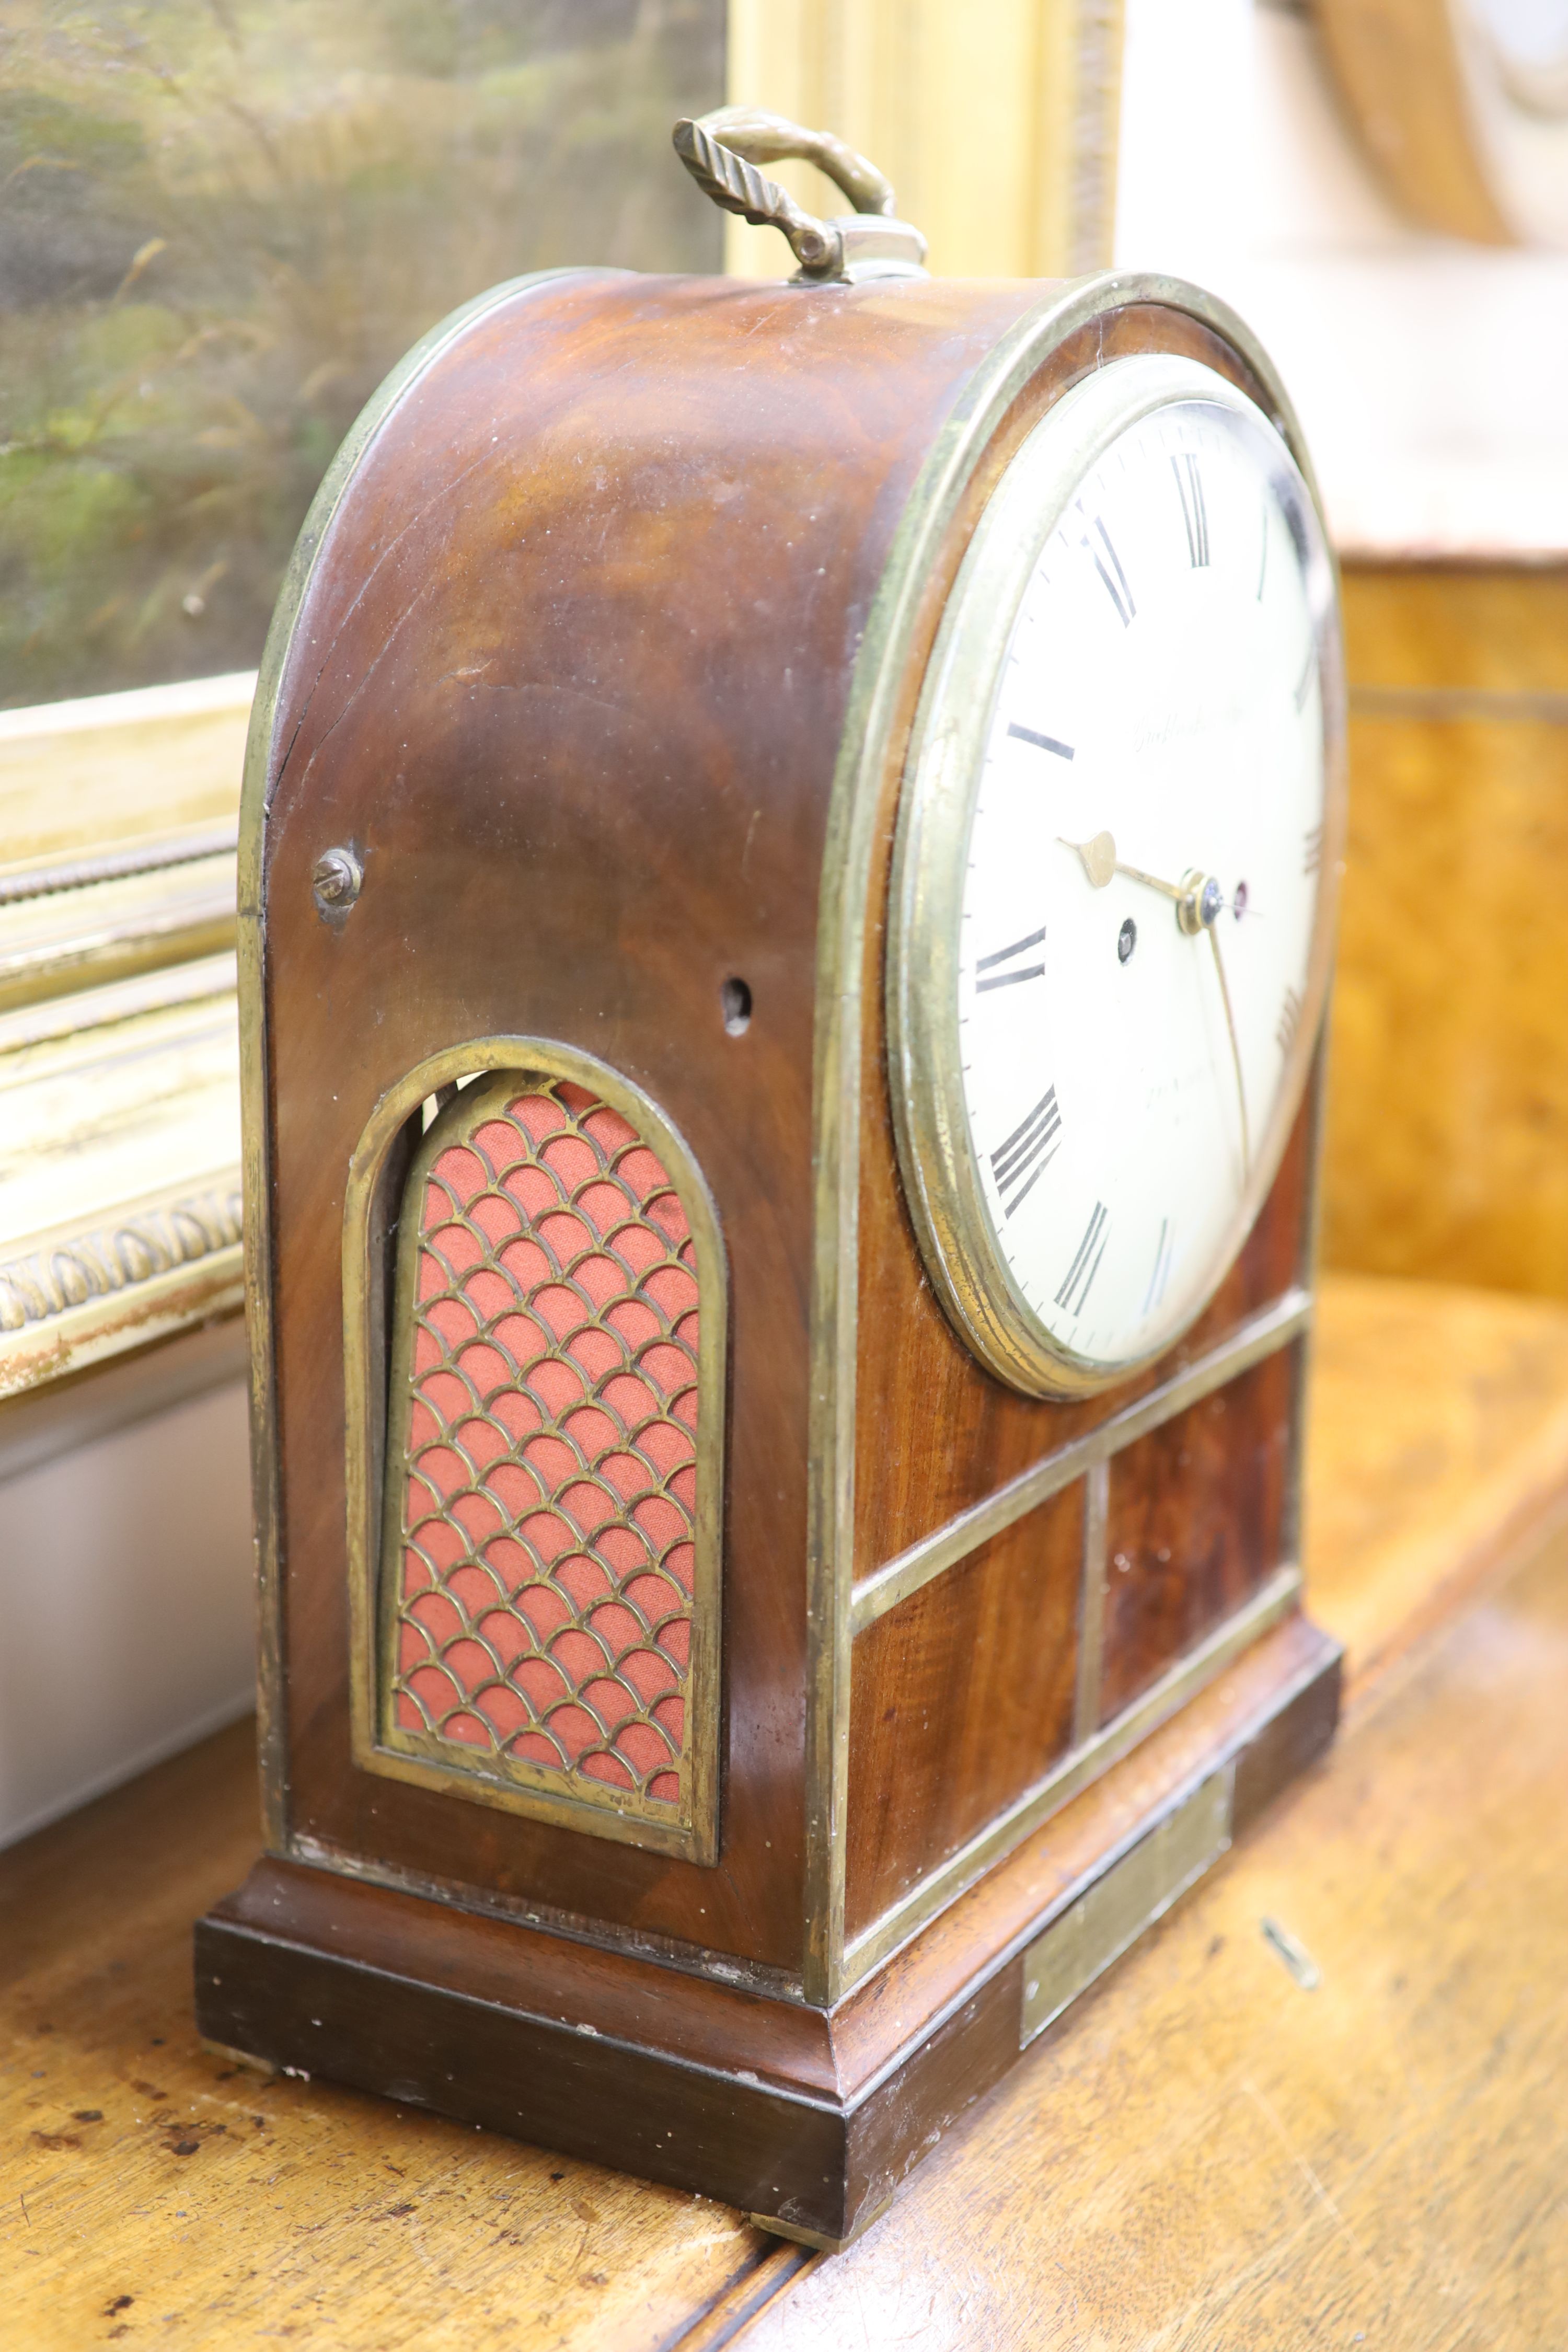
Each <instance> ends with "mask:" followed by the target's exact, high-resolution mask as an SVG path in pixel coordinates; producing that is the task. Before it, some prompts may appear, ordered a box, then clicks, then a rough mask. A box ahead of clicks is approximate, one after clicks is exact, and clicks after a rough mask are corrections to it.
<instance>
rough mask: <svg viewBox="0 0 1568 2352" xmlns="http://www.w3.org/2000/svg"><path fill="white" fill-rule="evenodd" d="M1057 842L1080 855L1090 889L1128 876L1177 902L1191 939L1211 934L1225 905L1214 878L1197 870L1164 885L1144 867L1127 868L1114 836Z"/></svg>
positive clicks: (1064, 838)
mask: <svg viewBox="0 0 1568 2352" xmlns="http://www.w3.org/2000/svg"><path fill="white" fill-rule="evenodd" d="M1057 839H1058V841H1059V842H1060V843H1061V845H1062V847H1063V848H1064V849H1070V850H1073V851H1075V852H1076V853H1077V856H1078V857H1079V862H1080V863H1081V865H1082V866H1083V870H1084V873H1085V874H1086V875H1087V876H1088V877H1089V887H1090V889H1092V890H1103V889H1104V888H1105V887H1106V886H1107V885H1108V883H1109V882H1110V877H1111V876H1112V875H1113V874H1125V875H1126V877H1127V878H1128V880H1129V881H1130V882H1142V883H1145V884H1146V885H1147V886H1148V887H1149V888H1150V889H1151V890H1158V891H1159V892H1160V894H1161V896H1162V897H1163V898H1173V899H1174V900H1175V902H1176V920H1177V921H1178V922H1179V923H1180V925H1181V927H1182V929H1183V930H1184V931H1185V932H1187V933H1188V935H1189V936H1190V937H1193V938H1195V937H1196V935H1197V933H1198V932H1199V931H1200V930H1207V929H1208V928H1209V926H1210V924H1211V923H1213V922H1215V920H1216V919H1217V918H1218V916H1219V913H1220V910H1221V908H1223V907H1224V905H1225V893H1224V892H1223V890H1222V889H1221V888H1220V887H1219V884H1218V883H1217V882H1216V881H1215V878H1214V877H1213V876H1212V875H1209V874H1200V873H1199V872H1198V871H1197V870H1196V869H1195V868H1194V870H1193V871H1192V872H1191V873H1189V874H1184V876H1183V877H1182V879H1181V880H1180V881H1179V882H1163V881H1162V880H1161V878H1160V877H1159V876H1158V875H1157V874H1145V873H1144V871H1143V868H1142V866H1128V865H1126V864H1124V863H1123V861H1122V860H1121V858H1120V857H1118V856H1117V855H1116V838H1115V835H1113V834H1109V833H1097V834H1096V835H1095V836H1094V838H1093V840H1092V841H1068V838H1067V836H1066V835H1065V834H1058V835H1057Z"/></svg>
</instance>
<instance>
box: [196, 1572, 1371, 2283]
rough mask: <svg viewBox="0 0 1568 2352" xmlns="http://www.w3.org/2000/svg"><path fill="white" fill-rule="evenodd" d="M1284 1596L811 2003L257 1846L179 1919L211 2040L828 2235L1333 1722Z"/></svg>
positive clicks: (1210, 1856) (817, 2237)
mask: <svg viewBox="0 0 1568 2352" xmlns="http://www.w3.org/2000/svg"><path fill="white" fill-rule="evenodd" d="M1340 1661H1341V1652H1340V1649H1339V1646H1338V1644H1337V1643H1334V1642H1332V1641H1331V1640H1330V1639H1329V1638H1328V1636H1327V1635H1325V1634H1323V1633H1319V1632H1318V1631H1317V1630H1316V1628H1315V1627H1313V1626H1311V1625H1310V1624H1309V1623H1308V1622H1307V1621H1306V1620H1305V1619H1304V1618H1301V1617H1295V1618H1292V1619H1289V1621H1288V1622H1285V1623H1284V1624H1282V1625H1280V1626H1279V1627H1278V1628H1276V1630H1275V1631H1274V1632H1273V1633H1270V1634H1268V1636H1267V1637H1266V1638H1265V1639H1264V1640H1263V1641H1261V1642H1259V1643H1258V1644H1257V1646H1256V1647H1255V1648H1254V1649H1252V1650H1251V1651H1249V1652H1248V1653H1247V1655H1246V1656H1245V1657H1243V1658H1241V1659H1239V1660H1238V1661H1237V1664H1235V1665H1233V1666H1232V1667H1230V1668H1229V1670H1228V1671H1227V1672H1226V1674H1225V1675H1222V1676H1221V1677H1220V1678H1219V1679H1218V1680H1217V1681H1216V1682H1215V1683H1214V1684H1213V1685H1211V1686H1210V1687H1209V1689H1208V1690H1206V1691H1205V1692H1204V1693H1202V1694H1201V1696H1199V1697H1197V1698H1196V1699H1194V1701H1192V1703H1191V1704H1190V1705H1189V1706H1186V1707H1184V1709H1183V1710H1182V1712H1181V1714H1180V1715H1179V1716H1177V1717H1174V1718H1173V1720H1172V1721H1171V1722H1169V1723H1167V1724H1166V1725H1164V1726H1163V1727H1162V1728H1161V1729H1160V1730H1159V1731H1157V1732H1155V1733H1154V1734H1152V1736H1151V1737H1150V1738H1148V1739H1146V1740H1145V1741H1144V1742H1143V1743H1142V1746H1141V1747H1140V1748H1138V1749H1137V1750H1136V1751H1135V1752H1134V1753H1133V1754H1132V1755H1131V1756H1129V1757H1127V1758H1126V1759H1124V1760H1123V1761H1122V1762H1121V1763H1120V1764H1118V1765H1116V1766H1114V1767H1113V1768H1112V1769H1111V1770H1110V1771H1109V1772H1108V1773H1107V1774H1106V1775H1105V1777H1104V1778H1103V1779H1102V1780H1100V1781H1099V1782H1097V1783H1096V1784H1095V1786H1094V1787H1093V1788H1092V1789H1089V1790H1086V1791H1085V1792H1084V1793H1083V1794H1082V1795H1081V1796H1079V1797H1078V1798H1077V1799H1075V1800H1074V1801H1073V1802H1072V1803H1071V1804H1069V1805H1067V1806H1064V1807H1063V1809H1062V1811H1060V1812H1059V1813H1058V1814H1056V1815H1055V1816H1054V1817H1053V1818H1052V1819H1051V1820H1050V1821H1049V1822H1047V1823H1046V1825H1045V1826H1044V1828H1042V1829H1040V1830H1038V1831H1037V1832H1036V1833H1035V1834H1034V1836H1033V1837H1031V1838H1030V1839H1028V1840H1027V1842H1026V1843H1025V1844H1024V1845H1022V1846H1020V1847H1019V1848H1018V1849H1017V1851H1016V1853H1012V1854H1010V1855H1009V1856H1008V1857H1007V1858H1006V1860H1005V1861H1004V1862H1001V1863H999V1864H996V1865H994V1867H993V1869H992V1870H991V1871H990V1872H989V1873H988V1874H986V1876H985V1877H984V1879H983V1880H982V1881H981V1882H980V1883H979V1884H978V1885H975V1886H973V1887H972V1888H971V1889H970V1891H969V1892H968V1893H967V1894H966V1895H963V1896H962V1897H961V1898H960V1899H959V1900H958V1901H957V1902H955V1903H954V1904H952V1906H950V1907H949V1909H948V1910H946V1911H945V1912H944V1913H943V1914H942V1916H941V1917H940V1918H938V1919H936V1920H934V1921H932V1923H931V1926H930V1927H927V1928H926V1929H925V1930H924V1931H923V1933H921V1935H920V1936H919V1937H916V1938H915V1940H914V1941H913V1942H912V1943H910V1944H909V1945H908V1946H906V1947H905V1948H904V1949H903V1950H902V1951H900V1952H899V1953H897V1954H895V1956H894V1957H893V1958H891V1959H890V1960H889V1961H888V1962H886V1963H885V1965H884V1966H883V1967H882V1968H880V1969H879V1970H878V1971H877V1972H876V1974H875V1975H874V1976H872V1977H871V1978H869V1979H867V1980H866V1981H865V1982H864V1983H862V1984H860V1985H858V1986H857V1987H856V1988H855V1990H853V1991H852V1992H850V1993H849V1994H847V1996H846V1998H845V1999H844V2000H841V2001H840V2002H839V2004H838V2006H837V2009H835V2010H833V2011H830V2012H825V2011H818V2010H814V2009H809V2008H805V2007H804V2006H802V2005H801V2004H799V2003H797V2002H793V2001H789V2000H779V1999H773V1998H768V1997H764V1996H763V1995H761V1994H758V1993H754V1992H751V1991H747V1990H742V1989H740V1988H738V1987H735V1986H732V1985H726V1984H721V1983H717V1982H715V1981H714V1980H713V1979H710V1978H706V1977H700V1976H697V1975H694V1974H691V1973H689V1972H687V1971H686V1970H684V1969H674V1968H669V1967H665V1966H661V1965H659V1964H658V1963H657V1962H655V1961H652V1960H649V1959H647V1958H642V1957H640V1956H634V1955H631V1954H627V1953H625V1952H617V1951H612V1950H606V1949H605V1948H602V1947H600V1946H597V1945H593V1944H587V1943H583V1942H578V1941H575V1940H573V1939H570V1938H568V1937H563V1936H559V1935H553V1934H548V1933H545V1932H543V1931H542V1930H541V1929H538V1928H534V1927H527V1926H525V1925H522V1924H521V1923H519V1922H517V1921H514V1920H511V1919H504V1918H496V1917H491V1916H486V1915H484V1914H481V1913H478V1912H474V1911H468V1910H459V1909H458V1908H457V1907H455V1906H453V1905H449V1904H447V1903H444V1902H440V1901H437V1900H434V1899H431V1898H429V1897H427V1896H424V1895H411V1894H405V1893H403V1892H401V1891H398V1890H396V1889H394V1888H391V1887H387V1886H382V1885H374V1884H370V1883H367V1882H366V1881H364V1880H363V1879H358V1878H351V1877H348V1876H346V1875H344V1874H342V1873H341V1872H338V1871H335V1870H331V1869H325V1868H321V1867H319V1866H316V1865H314V1864H300V1863H296V1862H289V1861H283V1860H275V1859H270V1858H269V1859H267V1860H264V1861H262V1862H260V1863H258V1865H257V1867H256V1869H255V1870H254V1871H252V1873H251V1874H250V1876H249V1878H248V1879H247V1882H246V1884H245V1885H244V1886H243V1887H242V1888H241V1889H240V1890H239V1891H238V1892H237V1894H235V1895H229V1896H227V1897H226V1899H225V1900H224V1901H223V1902H222V1903H220V1904H218V1905H217V1906H216V1907H215V1908H214V1909H213V1910H212V1911H211V1912H210V1913H209V1914H208V1915H207V1916H206V1917H205V1919H203V1920H202V1921H201V1922H200V1924H199V1926H198V1927H197V1929H196V1950H195V1976H196V2014H197V2022H198V2026H199V2029H200V2031H201V2032H202V2034H203V2035H204V2036H205V2038H206V2039H207V2040H208V2041H210V2042H215V2043H217V2044H219V2045H221V2046H223V2047H224V2048H226V2049H228V2050H231V2051H234V2052H236V2053H243V2054H245V2055H247V2056H249V2057H252V2058H258V2059H261V2060H264V2061H265V2062H267V2063H269V2064H271V2065H273V2066H277V2067H287V2068H290V2069H292V2070H294V2071H296V2072H298V2073H302V2074H320V2075H324V2076H328V2077H330V2078H331V2079H332V2080H333V2081H336V2082H340V2083H347V2084H353V2085H354V2086H356V2087H357V2088H359V2089H361V2090H366V2091H375V2092H379V2093H382V2094H384V2095H385V2096H387V2097H389V2098H395V2099H402V2100H406V2101H408V2102H410V2103H411V2104H413V2105H418V2106H426V2107H432V2108H435V2109H437V2110H438V2111H439V2112H440V2113H442V2114H445V2115H448V2116H457V2117H458V2118H459V2119H460V2120H462V2121H464V2122H467V2123H473V2124H479V2125H482V2126H485V2127H486V2128H487V2129H489V2130H492V2131H499V2132H507V2133H510V2134H511V2135H512V2136H513V2137H517V2138H521V2139H527V2140H531V2141H534V2142H537V2143H539V2144H541V2145H542V2146H544V2147H552V2148H559V2149H560V2150H561V2151H562V2152H563V2153H564V2154H566V2155H570V2156H575V2157H579V2158H587V2159H589V2160H594V2161H597V2162H600V2163H605V2164H610V2165H615V2166H616V2167H618V2168H621V2169H622V2170H624V2171H627V2172H633V2173H637V2174H640V2175H641V2176H642V2177H643V2178H644V2179H649V2180H658V2181H664V2182H668V2183H669V2184H671V2185H672V2186H675V2187H679V2188H685V2189H700V2190H701V2191H702V2192H703V2193H704V2194H705V2195H707V2196H710V2197H713V2198H717V2199H721V2200H723V2201H724V2202H725V2203H727V2204H731V2205H738V2206H740V2207H742V2209H744V2210H746V2211H748V2212H750V2213H752V2215H753V2216H754V2217H755V2218H756V2219H757V2220H758V2221H763V2223H764V2224H765V2225H766V2226H767V2227H768V2228H770V2229H773V2230H777V2231H782V2232H783V2233H784V2235H786V2236H790V2237H798V2238H800V2239H803V2240H804V2241H805V2242H806V2243H808V2244H811V2245H821V2246H830V2247H837V2246H840V2245H843V2244H845V2243H846V2242H847V2241H848V2240H849V2239H850V2238H851V2237H853V2236H854V2235H855V2234H856V2233H857V2231H858V2230H859V2229H861V2228H864V2227H865V2226H866V2224H867V2223H868V2221H871V2220H872V2219H874V2218H875V2216H876V2214H877V2213H878V2212H879V2211H880V2210H881V2209H882V2207H883V2206H884V2205H886V2203H887V2202H888V2200H889V2198H890V2197H891V2195H892V2194H893V2192H894V2190H895V2189H896V2188H897V2186H898V2183H899V2182H900V2180H901V2179H902V2178H903V2177H904V2175H905V2174H906V2173H907V2172H909V2171H910V2169H911V2168H912V2167H913V2166H914V2165H915V2164H916V2163H918V2162H919V2160H920V2158H921V2157H922V2156H924V2155H926V2154H927V2153H928V2152H929V2151H930V2149H931V2147H934V2146H935V2144H936V2142H937V2140H938V2138H939V2137H940V2136H941V2134H942V2131H943V2130H945V2129H946V2128H947V2126H949V2125H950V2124H951V2123H952V2121H953V2120H954V2119H955V2118H956V2117H957V2116H959V2115H960V2114H962V2112H963V2109H964V2108H965V2107H966V2106H968V2105H970V2103H971V2102H972V2101H973V2100H974V2099H976V2098H978V2097H979V2096H980V2095H981V2094H982V2093H983V2092H984V2091H986V2090H988V2089H989V2088H990V2086H991V2085H992V2084H994V2083H995V2082H996V2081H997V2080H998V2079H999V2078H1000V2076H1001V2075H1002V2074H1005V2072H1006V2070H1007V2068H1008V2067H1009V2066H1011V2065H1012V2064H1013V2063H1015V2061H1016V2059H1017V2057H1018V2055H1019V2053H1020V2052H1021V2050H1023V2049H1025V2048H1026V2047H1027V2045H1028V2043H1029V2042H1031V2041H1032V2040H1033V2039H1034V2037H1035V2035H1036V2034H1037V2032H1043V2031H1044V2030H1045V2029H1046V2028H1047V2026H1049V2025H1050V2024H1051V2023H1053V2022H1054V2021H1055V2020H1056V2019H1057V2018H1058V2016H1059V2015H1060V2014H1061V2013H1062V2011H1063V2010H1064V2009H1065V2008H1067V2007H1068V2005H1069V2004H1070V2002H1071V2001H1072V2000H1074V1999H1075V1998H1076V1996H1077V1995H1078V1994H1079V1992H1080V1991H1082V1990H1084V1989H1085V1988H1086V1987H1087V1986H1088V1985H1089V1984H1091V1983H1092V1982H1093V1981H1094V1979H1096V1978H1097V1977H1098V1976H1099V1975H1100V1974H1101V1973H1102V1971H1103V1970H1104V1969H1106V1968H1107V1967H1108V1966H1109V1965H1110V1962H1111V1961H1112V1960H1114V1959H1115V1958H1117V1957H1118V1955H1119V1954H1120V1953H1121V1952H1123V1951H1125V1950H1126V1949H1127V1948H1128V1946H1129V1945H1130V1944H1131V1943H1132V1942H1133V1941H1134V1940H1135V1938H1136V1937H1137V1936H1138V1935H1139V1934H1140V1933H1141V1932H1142V1929H1143V1928H1144V1927H1146V1926H1147V1925H1148V1924H1149V1922H1150V1921H1151V1920H1152V1919H1154V1918H1157V1917H1158V1916H1160V1914H1161V1913H1162V1912H1163V1911H1164V1910H1166V1909H1167V1908H1168V1907H1169V1906H1170V1905H1171V1903H1172V1902H1173V1901H1174V1900H1175V1898H1176V1896H1177V1895H1180V1893H1181V1892H1182V1891H1183V1889H1184V1887H1186V1886H1188V1885H1191V1884H1192V1883H1193V1881H1194V1879H1195V1878H1197V1877H1198V1876H1200V1875H1201V1874H1202V1873H1203V1871H1204V1870H1205V1868H1206V1867H1207V1866H1208V1864H1210V1863H1211V1862H1213V1861H1214V1860H1215V1858H1216V1857H1217V1856H1218V1854H1220V1853H1222V1852H1223V1851H1224V1850H1225V1848H1226V1845H1228V1844H1229V1843H1230V1842H1231V1840H1232V1838H1233V1837H1235V1836H1236V1835H1237V1834H1238V1833H1239V1832H1241V1831H1242V1830H1243V1829H1245V1828H1246V1827H1247V1823H1248V1822H1250V1821H1251V1820H1252V1819H1253V1818H1254V1817H1255V1815H1256V1814H1257V1813H1258V1812H1259V1811H1261V1809H1262V1808H1263V1806H1264V1805H1266V1804H1267V1803H1268V1800H1269V1799H1270V1798H1271V1797H1272V1796H1273V1795H1274V1793H1275V1792H1276V1790H1279V1788H1280V1787H1282V1786H1283V1784H1284V1783H1285V1782H1286V1781H1287V1780H1289V1779H1290V1778H1291V1777H1292V1776H1293V1775H1294V1774H1295V1773H1297V1772H1299V1771H1300V1770H1301V1769H1303V1768H1304V1767H1305V1766H1306V1765H1307V1764H1309V1763H1310V1762H1311V1761H1312V1759H1314V1758H1315V1757H1316V1756H1318V1755H1319V1754H1320V1753H1321V1750H1322V1749H1323V1748H1325V1747H1326V1746H1327V1744H1328V1742H1329V1740H1330V1738H1331V1736H1332V1733H1333V1727H1334V1724H1335V1720H1336V1718H1337V1715H1338V1708H1339V1685H1340Z"/></svg>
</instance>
